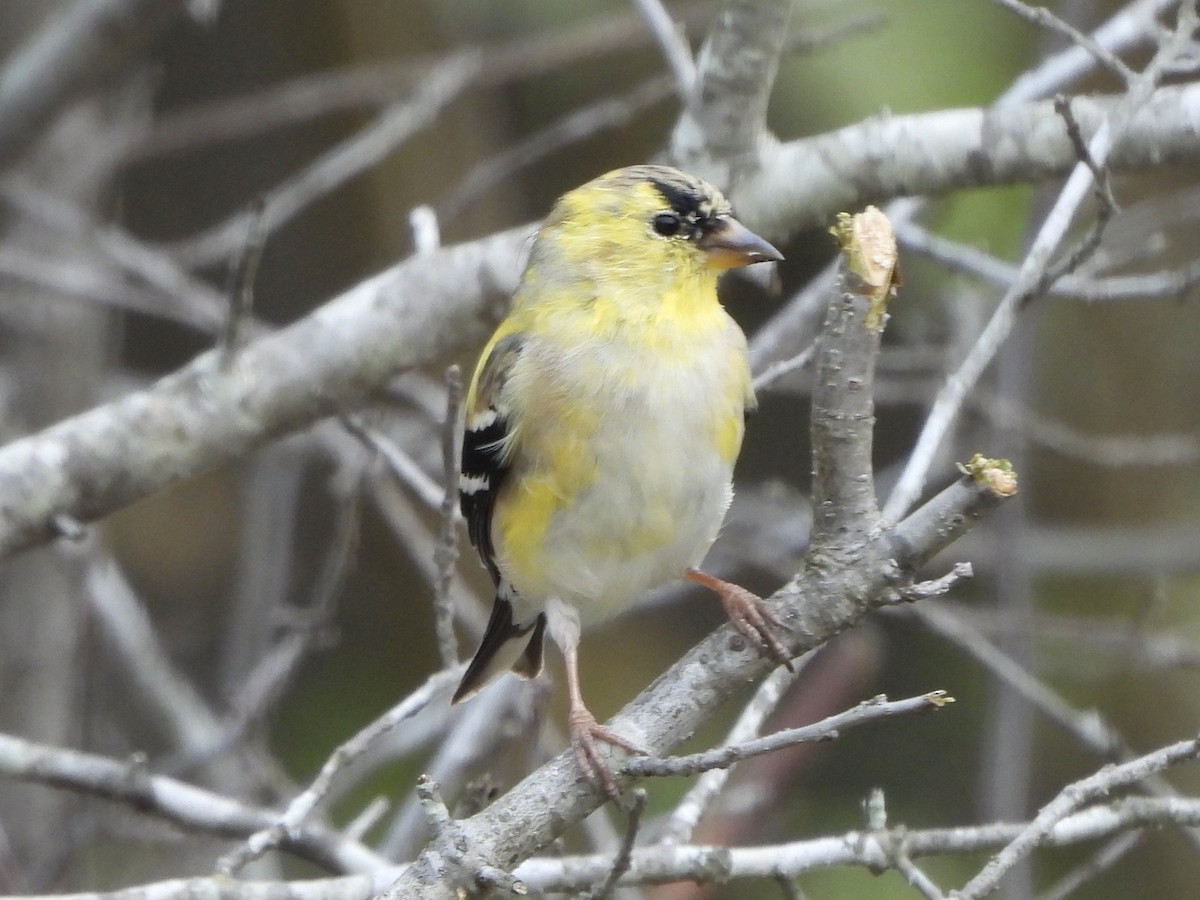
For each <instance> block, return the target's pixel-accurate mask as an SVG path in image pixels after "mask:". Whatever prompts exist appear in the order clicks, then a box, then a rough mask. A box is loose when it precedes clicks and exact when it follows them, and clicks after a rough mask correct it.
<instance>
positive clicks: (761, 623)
mask: <svg viewBox="0 0 1200 900" xmlns="http://www.w3.org/2000/svg"><path fill="white" fill-rule="evenodd" d="M723 584H724V587H723V588H721V589H720V590H719V591H718V593H719V594H720V595H721V605H722V606H723V607H725V613H726V614H727V615H728V616H729V621H730V622H732V623H733V627H734V628H736V629H737V630H738V632H739V633H740V634H741V635H742V636H743V637H744V638H746V640H748V641H749V642H750V643H751V644H753V645H754V646H756V647H757V648H758V650H759V652H760V653H762V654H763V655H764V656H769V657H771V658H772V659H773V660H775V661H776V662H777V663H779V664H780V665H783V666H786V667H787V670H788V671H789V672H792V671H795V669H794V667H793V666H792V660H791V657H790V656H789V655H788V652H787V648H786V647H784V646H783V642H782V641H780V640H779V638H778V637H776V636H775V634H774V633H773V632H772V630H771V628H772V626H774V627H775V628H784V629H786V627H787V626H786V625H784V624H783V622H782V621H780V619H779V617H778V616H776V615H775V613H774V611H773V610H772V609H771V608H770V607H769V606H767V604H766V602H765V601H764V600H763V599H762V597H760V596H758V595H757V594H755V593H753V592H751V591H748V590H746V589H745V588H744V587H741V586H740V585H736V584H730V583H728V582H724V583H723Z"/></svg>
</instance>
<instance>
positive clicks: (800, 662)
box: [659, 653, 812, 843]
mask: <svg viewBox="0 0 1200 900" xmlns="http://www.w3.org/2000/svg"><path fill="white" fill-rule="evenodd" d="M811 659H812V654H811V653H806V654H805V655H804V656H802V657H800V658H799V659H797V660H793V664H794V665H793V669H792V670H790V671H789V670H788V669H786V668H784V667H783V666H780V667H779V668H777V669H776V670H775V671H774V672H772V673H771V674H770V675H769V676H768V677H767V679H766V681H764V682H763V683H762V684H760V685H759V686H758V690H756V691H755V692H754V696H753V697H751V698H750V702H748V703H747V704H746V705H745V707H743V709H742V712H741V714H740V715H739V716H738V719H737V721H736V722H734V723H733V727H732V728H730V729H729V733H728V734H727V735H726V736H725V740H724V742H723V744H722V746H725V747H729V746H736V745H738V744H741V743H743V742H745V741H748V740H751V739H753V738H756V737H758V735H759V733H760V732H761V730H762V725H763V722H765V721H766V719H767V716H769V715H770V714H771V713H772V712H774V710H775V708H776V707H777V706H778V705H779V701H780V700H781V699H783V695H784V693H785V692H786V691H787V689H788V688H789V687H791V686H792V684H794V683H795V681H796V679H797V678H798V677H799V676H800V673H801V672H802V671H804V668H805V666H807V665H808V663H809V661H810V660H811ZM729 775H730V771H729V769H727V768H720V769H710V770H709V771H707V772H705V773H704V774H702V775H701V776H700V777H699V778H697V779H696V783H695V784H694V785H692V787H691V789H690V790H689V791H688V792H687V793H686V794H685V795H684V796H683V799H682V800H680V801H679V803H677V804H676V805H675V809H674V810H673V811H672V812H671V815H670V817H669V818H668V819H667V821H666V823H665V824H664V825H663V827H662V829H661V831H660V836H659V840H660V841H665V842H668V843H683V842H685V841H688V840H691V837H692V833H693V832H694V831H695V829H696V826H697V825H698V824H699V822H700V819H701V817H702V816H703V815H704V813H705V812H706V811H707V810H708V808H709V806H711V805H712V802H713V801H714V800H715V799H716V798H717V796H718V795H719V794H720V792H721V790H722V789H723V788H724V787H725V784H726V782H727V781H728V780H729Z"/></svg>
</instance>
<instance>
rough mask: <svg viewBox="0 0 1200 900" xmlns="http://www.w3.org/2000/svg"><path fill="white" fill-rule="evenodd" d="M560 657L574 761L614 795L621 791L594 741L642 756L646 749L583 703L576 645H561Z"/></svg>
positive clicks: (593, 781) (586, 776) (597, 784)
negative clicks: (564, 667)
mask: <svg viewBox="0 0 1200 900" xmlns="http://www.w3.org/2000/svg"><path fill="white" fill-rule="evenodd" d="M563 659H564V660H565V662H566V664H567V693H568V695H569V697H570V713H569V720H570V728H571V748H572V749H573V750H574V751H575V762H576V763H578V764H579V768H580V770H581V771H582V772H583V774H584V777H585V778H587V780H588V781H590V782H591V783H592V784H594V785H595V786H596V787H598V788H600V789H601V790H603V791H604V793H606V794H608V796H609V797H616V796H618V794H620V791H618V790H617V783H616V782H615V781H614V780H613V776H612V772H610V771H609V768H608V766H607V765H606V763H605V759H604V757H603V756H602V755H601V754H600V748H599V747H597V746H596V742H597V741H604V743H606V744H613V745H614V746H617V747H620V748H621V749H622V750H626V751H628V752H629V753H634V754H637V755H639V756H644V755H645V754H646V751H645V750H643V749H642V748H641V747H639V746H638V745H637V744H634V743H633V742H631V741H629V740H626V739H625V738H623V737H621V736H620V735H619V734H617V733H616V732H615V731H612V730H610V729H608V728H605V727H604V726H603V725H601V724H599V723H598V722H597V721H596V717H595V716H593V715H592V714H591V712H590V711H589V710H588V708H587V707H586V706H585V705H584V703H583V694H582V693H581V692H580V690H579V658H578V655H577V652H576V648H575V647H564V648H563Z"/></svg>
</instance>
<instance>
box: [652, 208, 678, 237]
mask: <svg viewBox="0 0 1200 900" xmlns="http://www.w3.org/2000/svg"><path fill="white" fill-rule="evenodd" d="M681 227H683V223H682V222H681V221H679V216H677V215H675V214H674V213H659V214H658V215H657V216H655V217H654V230H655V231H657V232H658V233H659V234H661V235H663V236H664V237H671V236H672V235H675V234H679V229H680V228H681Z"/></svg>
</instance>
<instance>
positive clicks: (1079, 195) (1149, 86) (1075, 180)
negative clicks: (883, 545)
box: [883, 4, 1196, 521]
mask: <svg viewBox="0 0 1200 900" xmlns="http://www.w3.org/2000/svg"><path fill="white" fill-rule="evenodd" d="M1195 19H1196V11H1195V9H1194V8H1192V7H1189V6H1188V5H1187V4H1184V6H1183V7H1181V8H1180V12H1179V21H1178V22H1177V25H1176V29H1175V32H1174V34H1173V36H1172V37H1171V39H1170V40H1168V41H1167V42H1165V43H1164V44H1163V46H1162V47H1161V48H1160V49H1159V52H1158V53H1157V54H1156V55H1155V57H1154V59H1153V60H1151V62H1150V64H1149V65H1148V66H1147V67H1146V69H1145V70H1144V71H1143V72H1142V73H1141V74H1140V75H1139V76H1138V78H1137V80H1136V81H1135V83H1134V84H1133V85H1132V86H1131V87H1130V89H1129V91H1128V93H1126V94H1125V95H1124V97H1123V98H1122V99H1121V101H1120V102H1119V103H1118V104H1117V106H1116V107H1115V108H1114V109H1113V110H1112V112H1111V113H1110V114H1109V115H1108V116H1107V117H1106V118H1105V119H1104V121H1103V123H1102V124H1101V125H1100V127H1099V128H1098V129H1097V131H1096V133H1095V134H1094V135H1093V136H1092V139H1091V141H1090V142H1089V144H1088V148H1087V149H1088V152H1087V157H1088V160H1089V162H1087V163H1084V162H1080V163H1078V164H1076V166H1075V168H1074V169H1073V170H1072V172H1071V175H1070V177H1068V179H1067V182H1066V184H1065V185H1064V186H1063V189H1062V191H1061V192H1060V193H1059V195H1058V198H1057V199H1056V200H1055V203H1054V206H1053V207H1052V208H1051V210H1050V212H1049V213H1048V214H1047V215H1046V218H1045V221H1044V222H1043V223H1042V227H1041V228H1040V229H1039V231H1038V233H1037V235H1036V236H1035V238H1034V240H1033V242H1032V244H1031V246H1030V249H1029V252H1028V253H1027V254H1026V256H1025V259H1024V260H1023V261H1022V263H1021V268H1020V271H1019V272H1018V276H1017V280H1016V281H1015V282H1014V283H1013V285H1012V287H1011V288H1009V290H1008V291H1007V292H1006V293H1005V295H1004V297H1003V299H1002V300H1001V301H1000V304H999V306H998V307H997V308H996V311H995V313H994V314H993V315H992V318H991V320H990V321H989V322H988V324H987V326H986V327H985V328H984V330H983V332H982V333H981V334H980V335H979V338H978V340H977V341H976V342H975V344H974V345H973V346H972V347H971V350H970V351H969V352H968V353H967V356H966V358H965V359H964V360H963V361H962V363H961V365H960V366H959V367H958V369H957V370H956V371H955V372H954V373H953V374H951V376H950V378H949V379H947V381H946V384H945V386H944V387H943V388H942V390H941V392H940V393H939V394H938V397H937V399H936V400H935V401H934V404H933V407H932V408H931V409H930V412H929V416H928V417H927V418H926V420H925V424H924V425H923V426H922V429H921V434H920V436H919V437H918V439H917V443H916V445H915V446H914V448H913V451H912V454H911V455H910V456H909V459H908V462H907V463H906V465H905V467H904V471H903V472H902V473H901V475H900V478H899V479H898V481H897V482H896V485H895V487H894V488H893V490H892V494H891V496H890V497H889V498H888V501H887V503H886V504H885V505H884V509H883V515H884V518H885V519H889V520H892V521H894V520H896V519H898V518H900V517H901V516H902V515H903V514H904V512H905V511H906V510H908V509H909V508H910V507H911V506H912V504H913V503H914V502H915V501H916V499H917V498H918V496H919V495H920V493H921V490H922V488H923V486H924V483H925V477H926V474H927V472H928V471H929V469H930V467H931V466H932V464H933V460H934V458H935V456H936V455H937V454H938V452H939V451H940V449H941V447H942V443H943V440H944V438H945V436H946V434H947V432H948V431H949V429H950V427H951V425H952V423H953V422H954V420H955V418H956V417H957V415H958V412H959V410H960V409H961V408H962V404H963V401H964V400H965V398H966V395H967V393H968V392H969V391H970V390H971V389H972V388H973V387H974V386H975V384H976V383H977V382H978V381H979V378H980V377H981V376H982V375H983V372H984V370H985V369H986V368H987V367H988V365H989V364H990V363H991V361H992V359H993V358H994V357H995V355H996V352H997V351H998V349H999V347H1000V345H1001V344H1002V343H1004V341H1005V340H1006V339H1007V338H1008V335H1009V334H1010V333H1011V331H1012V328H1013V325H1014V323H1015V321H1016V317H1017V313H1018V311H1019V310H1020V308H1021V307H1022V306H1023V305H1024V304H1025V302H1026V300H1027V299H1028V298H1029V297H1030V296H1031V295H1032V292H1033V291H1034V290H1035V288H1036V287H1037V285H1039V284H1040V283H1041V282H1042V279H1043V276H1044V274H1045V273H1046V270H1047V267H1048V266H1049V264H1050V258H1051V256H1052V255H1053V253H1054V252H1055V250H1056V249H1057V248H1058V246H1059V244H1060V243H1061V242H1062V240H1063V237H1064V235H1065V233H1066V231H1067V228H1068V227H1069V226H1070V224H1071V220H1072V219H1073V218H1074V216H1075V213H1076V211H1077V210H1078V208H1079V206H1080V204H1081V203H1082V202H1083V198H1084V196H1085V195H1086V194H1087V193H1088V192H1089V191H1090V190H1091V189H1092V187H1093V185H1094V184H1095V179H1094V177H1093V175H1092V171H1093V169H1094V168H1096V167H1103V166H1104V165H1106V164H1107V161H1108V157H1109V155H1110V153H1111V151H1112V149H1113V147H1114V146H1115V145H1116V143H1117V142H1119V141H1120V139H1121V138H1122V137H1123V136H1124V133H1125V130H1126V126H1127V125H1128V122H1129V120H1130V119H1131V118H1132V116H1133V115H1134V114H1135V113H1136V112H1137V111H1138V110H1139V109H1140V108H1141V106H1142V105H1143V104H1144V103H1145V102H1146V100H1147V99H1148V98H1149V97H1150V95H1151V94H1152V93H1153V91H1154V89H1155V87H1156V86H1157V84H1158V82H1159V79H1160V78H1161V76H1162V74H1163V71H1164V68H1165V67H1166V65H1167V63H1168V62H1169V61H1170V60H1171V59H1174V58H1175V57H1176V56H1178V55H1179V53H1181V52H1183V50H1184V48H1185V47H1186V46H1187V45H1188V43H1189V41H1190V39H1191V34H1192V32H1193V31H1194V24H1195Z"/></svg>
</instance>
